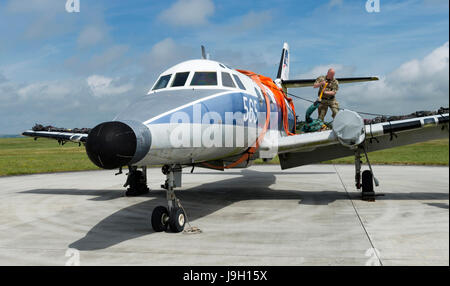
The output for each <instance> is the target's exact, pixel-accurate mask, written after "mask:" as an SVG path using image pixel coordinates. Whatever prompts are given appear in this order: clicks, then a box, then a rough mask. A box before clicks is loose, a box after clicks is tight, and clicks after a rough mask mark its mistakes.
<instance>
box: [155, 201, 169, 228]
mask: <svg viewBox="0 0 450 286" xmlns="http://www.w3.org/2000/svg"><path fill="white" fill-rule="evenodd" d="M168 220H169V211H168V210H167V208H165V207H163V206H158V207H156V208H155V209H154V210H153V213H152V227H153V230H154V231H156V232H161V231H166V230H167V226H168V225H167V222H168Z"/></svg>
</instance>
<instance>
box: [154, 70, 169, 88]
mask: <svg viewBox="0 0 450 286" xmlns="http://www.w3.org/2000/svg"><path fill="white" fill-rule="evenodd" d="M171 76H172V75H171V74H168V75H163V76H162V77H160V78H159V80H158V81H157V82H156V84H155V87H154V88H153V90H157V89H161V88H166V86H167V84H168V83H169V81H170V77H171Z"/></svg>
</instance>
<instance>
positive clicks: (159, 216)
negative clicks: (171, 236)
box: [152, 165, 186, 232]
mask: <svg viewBox="0 0 450 286" xmlns="http://www.w3.org/2000/svg"><path fill="white" fill-rule="evenodd" d="M162 172H163V174H164V175H166V181H165V183H164V185H161V187H162V188H164V189H165V190H166V197H167V205H168V207H167V208H166V207H163V206H158V207H156V208H155V209H154V210H153V213H152V227H153V230H154V231H155V232H161V231H166V230H167V229H168V227H170V230H171V231H173V232H182V231H183V230H184V226H185V224H186V214H185V212H184V210H183V207H182V206H181V203H180V201H179V200H178V199H177V197H176V196H175V191H174V188H175V187H181V166H180V165H164V166H163V167H162Z"/></svg>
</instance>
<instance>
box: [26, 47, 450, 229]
mask: <svg viewBox="0 0 450 286" xmlns="http://www.w3.org/2000/svg"><path fill="white" fill-rule="evenodd" d="M202 52H203V59H198V60H189V61H185V62H182V63H180V64H177V65H175V66H173V67H171V68H169V69H168V70H166V71H164V72H163V73H161V75H160V76H159V77H158V79H157V81H156V82H155V84H154V85H153V87H152V88H151V90H150V91H149V92H148V94H147V95H145V96H143V97H142V98H141V99H140V100H139V101H137V102H135V103H134V104H132V105H131V106H129V107H127V108H125V109H124V110H123V111H122V112H121V113H120V114H119V115H117V116H116V117H115V118H114V119H113V121H109V122H104V123H101V124H99V125H97V126H96V127H95V128H93V129H92V130H90V132H89V133H88V134H86V133H75V132H69V131H67V132H60V131H45V130H28V131H26V132H24V133H23V135H26V136H31V137H34V138H38V137H44V138H52V139H56V140H58V141H59V142H62V143H65V142H66V141H71V142H77V143H79V144H81V143H83V144H84V145H85V147H86V152H87V154H88V156H89V158H90V159H91V161H92V162H93V163H94V164H95V165H97V166H99V167H100V168H104V169H115V168H119V169H120V172H119V173H121V171H122V167H123V166H128V169H129V173H128V177H127V182H126V184H125V187H126V186H129V188H128V191H127V195H130V196H131V195H140V194H144V193H147V192H148V191H149V189H148V187H147V177H146V168H147V166H152V165H163V167H162V172H163V174H165V175H166V181H165V184H164V185H162V187H163V188H164V189H166V191H167V202H168V207H164V206H159V207H156V208H155V209H154V210H153V213H152V219H151V221H152V226H153V229H154V230H155V231H165V230H167V229H168V227H170V229H171V230H172V231H174V232H180V231H182V230H183V229H184V226H185V222H186V217H185V213H184V211H183V208H182V207H181V203H180V201H179V200H178V199H177V198H176V196H175V193H174V188H176V187H181V170H182V168H183V167H192V168H194V167H195V166H198V167H205V168H212V169H217V170H225V169H229V168H245V167H248V166H250V165H251V164H252V162H253V161H254V160H255V159H258V158H261V159H263V160H270V159H272V158H273V157H275V156H276V155H278V156H279V160H280V166H281V168H282V169H288V168H293V167H297V166H302V165H306V164H312V163H317V162H321V161H325V160H331V159H336V158H339V157H344V156H350V155H353V156H355V173H356V175H355V181H356V188H357V189H358V190H360V189H361V188H362V194H363V198H366V199H367V198H368V199H373V198H374V195H375V193H374V191H373V189H374V188H373V183H374V182H375V185H378V181H377V180H376V179H375V177H374V176H373V173H372V168H371V167H370V163H369V170H366V171H364V172H363V173H362V176H361V155H362V154H364V155H365V156H366V157H367V152H371V151H376V150H381V149H386V148H391V147H396V146H400V145H406V144H412V143H416V142H420V141H427V140H431V139H436V138H444V137H448V122H449V118H448V113H446V114H439V115H433V116H426V117H417V118H412V119H406V120H397V121H390V122H385V123H378V124H370V125H364V121H363V119H362V118H361V117H360V115H359V114H358V113H356V112H353V111H350V110H341V111H340V112H339V113H338V114H337V116H336V118H335V120H334V122H333V129H332V130H326V131H321V132H312V133H304V134H296V132H295V128H296V127H295V126H296V116H295V109H294V105H293V104H292V102H291V99H290V98H288V97H287V89H288V88H296V87H307V86H313V84H314V82H315V80H314V79H300V80H290V79H289V47H288V45H287V44H286V43H285V44H284V47H283V51H282V55H281V60H280V66H279V69H278V76H277V79H276V80H275V81H272V79H270V78H268V77H264V76H261V75H258V74H255V73H253V72H249V71H242V70H235V69H231V68H230V67H228V66H226V65H225V64H222V63H220V62H217V61H212V60H209V59H206V55H205V51H204V48H203V47H202ZM337 80H338V81H339V83H340V84H342V83H351V82H362V81H371V80H377V78H375V77H360V78H337ZM367 159H368V158H367ZM139 169H141V170H139Z"/></svg>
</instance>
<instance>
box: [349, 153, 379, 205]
mask: <svg viewBox="0 0 450 286" xmlns="http://www.w3.org/2000/svg"><path fill="white" fill-rule="evenodd" d="M361 149H362V150H361ZM361 151H363V152H364V154H365V156H366V159H367V164H368V165H369V169H370V170H365V171H364V172H362V176H361V164H362V161H361ZM374 182H375V185H376V186H378V180H377V179H376V178H375V177H374V176H373V171H372V166H371V165H370V162H369V158H368V156H367V153H366V151H365V149H364V147H360V148H358V149H356V150H355V185H356V189H357V190H358V191H359V190H361V189H362V192H361V196H362V200H363V201H369V202H374V201H375V197H376V194H375V191H374V187H373V183H374Z"/></svg>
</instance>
